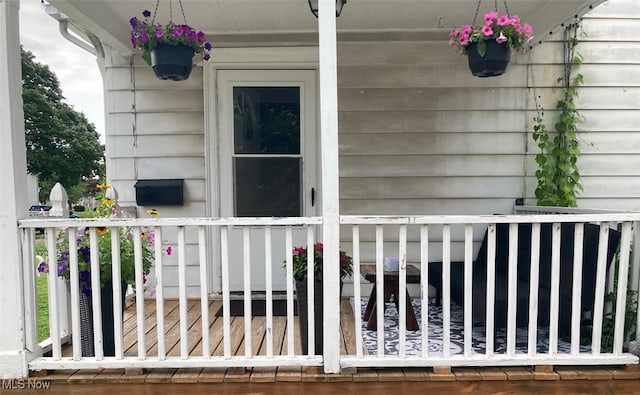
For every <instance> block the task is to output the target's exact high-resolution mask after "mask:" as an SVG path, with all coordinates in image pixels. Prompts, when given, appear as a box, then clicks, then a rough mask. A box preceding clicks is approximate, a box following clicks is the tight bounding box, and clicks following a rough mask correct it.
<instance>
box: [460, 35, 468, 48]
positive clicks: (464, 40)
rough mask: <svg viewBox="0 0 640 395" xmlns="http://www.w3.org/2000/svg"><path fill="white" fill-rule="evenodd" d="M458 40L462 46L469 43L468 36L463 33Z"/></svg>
mask: <svg viewBox="0 0 640 395" xmlns="http://www.w3.org/2000/svg"><path fill="white" fill-rule="evenodd" d="M459 42H460V45H462V46H463V47H464V46H465V45H467V44H469V36H467V35H464V34H463V35H462V36H461V37H460V40H459Z"/></svg>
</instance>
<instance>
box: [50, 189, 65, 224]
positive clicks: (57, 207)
mask: <svg viewBox="0 0 640 395" xmlns="http://www.w3.org/2000/svg"><path fill="white" fill-rule="evenodd" d="M49 201H50V202H51V210H49V216H50V217H62V218H67V217H69V196H68V195H67V191H66V190H65V189H64V187H63V186H62V184H60V183H59V182H56V185H54V186H53V188H52V189H51V193H50V194H49Z"/></svg>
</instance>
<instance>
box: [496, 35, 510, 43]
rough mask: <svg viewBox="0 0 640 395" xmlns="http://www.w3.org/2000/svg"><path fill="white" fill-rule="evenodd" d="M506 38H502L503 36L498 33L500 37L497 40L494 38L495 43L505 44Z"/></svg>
mask: <svg viewBox="0 0 640 395" xmlns="http://www.w3.org/2000/svg"><path fill="white" fill-rule="evenodd" d="M506 41H507V38H506V37H505V36H504V34H502V33H500V35H499V36H498V38H496V42H497V43H498V44H502V43H503V42H506Z"/></svg>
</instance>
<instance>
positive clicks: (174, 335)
mask: <svg viewBox="0 0 640 395" xmlns="http://www.w3.org/2000/svg"><path fill="white" fill-rule="evenodd" d="M221 306H222V301H221V300H212V301H209V325H208V327H209V348H210V349H209V352H210V353H211V355H212V356H223V355H224V345H223V319H222V317H216V312H218V310H219V309H220V308H221ZM144 312H145V320H144V328H145V337H144V344H145V349H146V355H147V357H149V358H153V357H155V356H157V355H158V331H157V311H156V302H155V300H147V301H145V306H144ZM187 321H188V322H187V328H188V333H189V336H188V339H187V345H188V347H187V348H188V351H189V355H190V356H202V355H203V349H202V314H201V305H200V301H199V300H189V302H188V310H187ZM136 323H137V314H136V306H135V303H132V304H129V305H128V307H127V308H126V309H125V311H124V328H123V334H124V354H125V356H137V355H138V334H137V325H136ZM298 326H299V318H298V316H295V317H294V327H293V330H294V339H295V340H294V352H295V353H296V354H300V352H301V345H300V337H299V335H298V333H299V331H298ZM354 326H355V324H354V317H353V310H352V308H351V305H350V302H349V300H348V299H343V300H342V301H341V332H340V345H341V354H355V351H356V350H355V334H354ZM251 328H252V333H251V339H252V341H251V355H254V356H255V355H267V336H266V317H264V316H262V317H253V318H252V320H251ZM290 329H291V328H287V317H285V316H274V317H273V332H272V333H273V354H274V355H287V354H288V346H287V343H288V342H287V338H288V331H289V330H290ZM164 333H165V352H166V354H167V355H168V356H180V349H181V343H180V307H179V303H178V301H177V300H167V301H166V302H165V304H164ZM244 353H245V336H244V317H231V354H232V355H244ZM62 355H63V356H72V349H71V347H70V346H65V347H64V348H63V350H62Z"/></svg>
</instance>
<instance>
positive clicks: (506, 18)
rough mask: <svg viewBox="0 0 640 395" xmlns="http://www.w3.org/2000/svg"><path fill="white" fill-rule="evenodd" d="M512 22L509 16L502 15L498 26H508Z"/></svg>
mask: <svg viewBox="0 0 640 395" xmlns="http://www.w3.org/2000/svg"><path fill="white" fill-rule="evenodd" d="M510 21H511V19H510V18H509V15H502V16H501V17H500V18H498V26H504V25H507V24H508V23H509V22H510Z"/></svg>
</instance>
